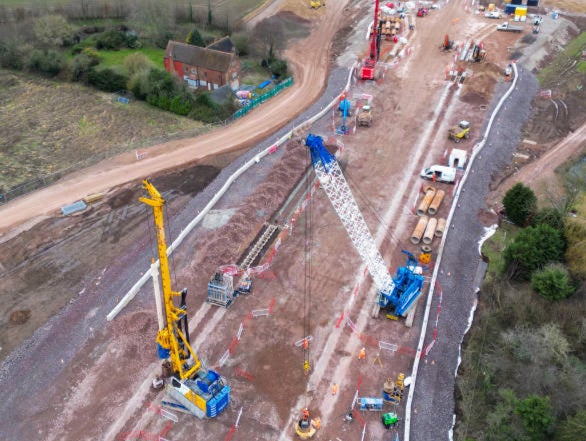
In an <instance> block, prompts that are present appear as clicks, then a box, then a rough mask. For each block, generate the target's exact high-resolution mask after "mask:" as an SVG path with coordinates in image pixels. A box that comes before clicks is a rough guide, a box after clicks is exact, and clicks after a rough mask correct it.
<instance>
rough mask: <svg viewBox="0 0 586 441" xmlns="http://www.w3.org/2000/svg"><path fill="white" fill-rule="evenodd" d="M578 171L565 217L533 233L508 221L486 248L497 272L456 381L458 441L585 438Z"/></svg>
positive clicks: (585, 310)
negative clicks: (576, 261) (575, 268)
mask: <svg viewBox="0 0 586 441" xmlns="http://www.w3.org/2000/svg"><path fill="white" fill-rule="evenodd" d="M583 162H584V160H582V161H579V162H578V163H577V164H582V163H583ZM573 164H576V163H573ZM575 167H576V166H575V165H573V166H572V168H568V167H566V168H564V169H563V170H562V171H561V173H562V176H563V177H564V180H565V182H566V188H567V189H568V194H567V196H566V202H565V204H564V205H565V209H564V211H560V210H559V209H554V208H544V209H542V210H540V211H538V212H537V214H536V215H535V216H534V217H533V218H532V226H528V227H526V228H520V227H517V226H515V225H512V224H509V223H503V224H502V227H501V228H499V230H497V232H496V234H495V235H493V236H492V237H491V239H489V240H488V241H487V242H486V243H485V244H484V246H483V250H482V252H483V255H484V256H486V257H488V258H489V269H488V275H487V277H486V279H485V281H484V283H483V285H482V288H481V291H480V294H479V300H480V303H479V307H478V309H477V312H476V314H475V317H474V324H473V326H472V328H471V329H470V331H469V333H468V334H467V336H466V339H465V344H464V346H463V351H462V364H461V366H460V372H459V374H458V377H457V380H456V385H457V387H456V395H457V414H458V419H457V425H456V427H455V432H454V435H455V439H456V440H463V441H464V440H465V441H511V440H513V441H545V440H548V441H549V440H552V441H570V440H574V441H575V440H581V439H586V438H585V435H586V412H585V411H584V409H585V408H586V320H585V319H584V317H586V301H585V300H586V273H581V272H580V271H575V270H574V269H572V265H573V263H574V260H575V259H577V260H578V261H580V262H581V265H580V267H581V268H584V267H586V246H585V243H586V242H585V239H586V217H584V218H583V217H582V216H583V215H586V176H584V175H583V172H582V168H578V171H577V172H576V173H574V171H575V170H576V168H575ZM572 192H573V194H571V193H572ZM540 202H543V201H540ZM582 210H583V211H582ZM583 220H584V222H582V221H583ZM576 230H577V231H576ZM568 232H570V234H568ZM566 245H567V250H570V249H571V250H573V252H574V253H575V254H572V255H571V256H569V253H568V251H566V252H565V254H564V250H565V249H566ZM576 254H578V255H579V256H578V257H576ZM508 276H514V277H513V278H510V277H508Z"/></svg>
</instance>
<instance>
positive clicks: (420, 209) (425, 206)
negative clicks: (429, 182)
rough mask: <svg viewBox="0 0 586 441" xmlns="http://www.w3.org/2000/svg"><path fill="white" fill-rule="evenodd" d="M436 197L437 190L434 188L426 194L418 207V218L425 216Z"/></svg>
mask: <svg viewBox="0 0 586 441" xmlns="http://www.w3.org/2000/svg"><path fill="white" fill-rule="evenodd" d="M434 196H435V189H434V188H432V189H431V190H427V191H426V192H425V196H424V197H423V199H422V200H421V202H420V204H419V207H417V216H423V215H424V214H425V212H426V211H427V209H428V207H429V204H431V201H432V200H433V197H434Z"/></svg>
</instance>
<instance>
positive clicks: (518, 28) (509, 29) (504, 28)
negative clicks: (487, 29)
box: [496, 21, 523, 32]
mask: <svg viewBox="0 0 586 441" xmlns="http://www.w3.org/2000/svg"><path fill="white" fill-rule="evenodd" d="M496 30H497V31H504V32H521V31H522V30H523V26H513V25H511V24H509V22H508V21H505V22H504V23H502V24H500V25H498V26H497V27H496Z"/></svg>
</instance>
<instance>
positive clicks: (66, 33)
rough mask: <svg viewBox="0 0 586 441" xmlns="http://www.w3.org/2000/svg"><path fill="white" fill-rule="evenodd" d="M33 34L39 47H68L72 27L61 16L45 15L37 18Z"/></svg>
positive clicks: (70, 40) (71, 38) (70, 41)
mask: <svg viewBox="0 0 586 441" xmlns="http://www.w3.org/2000/svg"><path fill="white" fill-rule="evenodd" d="M33 33H34V35H35V38H36V39H37V42H38V43H40V45H41V46H45V47H52V46H53V47H54V46H58V47H61V46H69V45H70V44H71V43H72V41H73V26H71V25H70V24H69V23H68V22H67V20H66V19H65V17H63V16H61V15H46V16H43V17H40V18H38V19H37V20H36V21H35V23H34V25H33Z"/></svg>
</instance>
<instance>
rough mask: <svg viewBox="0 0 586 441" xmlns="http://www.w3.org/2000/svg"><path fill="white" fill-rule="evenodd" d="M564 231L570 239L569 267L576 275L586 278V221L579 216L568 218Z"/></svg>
mask: <svg viewBox="0 0 586 441" xmlns="http://www.w3.org/2000/svg"><path fill="white" fill-rule="evenodd" d="M564 232H565V236H566V238H567V241H568V249H567V251H566V261H567V262H568V268H569V270H570V272H571V273H572V275H573V276H574V277H577V278H580V279H582V280H586V245H585V244H586V221H585V220H584V219H580V218H578V217H576V218H566V228H565V230H564Z"/></svg>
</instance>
